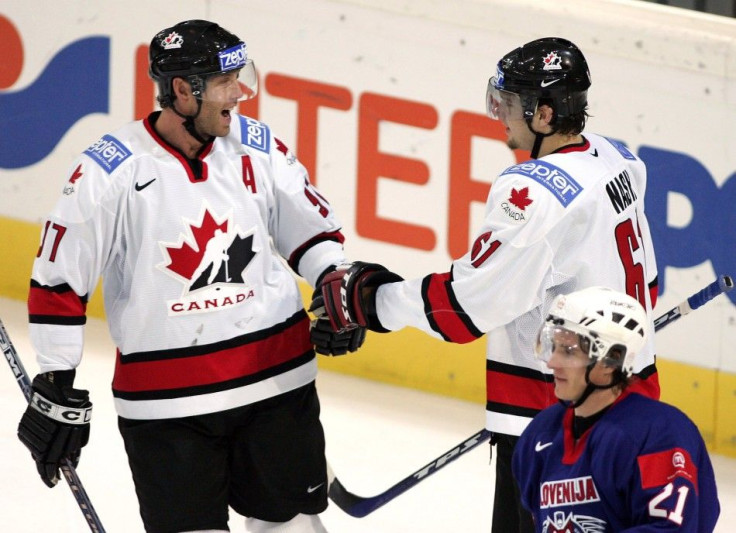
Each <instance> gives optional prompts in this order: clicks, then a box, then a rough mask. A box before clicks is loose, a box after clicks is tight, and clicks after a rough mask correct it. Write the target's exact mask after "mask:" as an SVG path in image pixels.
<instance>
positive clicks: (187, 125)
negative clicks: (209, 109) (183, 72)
mask: <svg viewBox="0 0 736 533" xmlns="http://www.w3.org/2000/svg"><path fill="white" fill-rule="evenodd" d="M186 81H187V82H188V83H189V85H190V86H191V88H192V95H193V96H194V98H195V100H197V112H196V113H194V114H193V115H185V114H184V113H182V112H181V111H179V110H178V109H177V108H176V95H174V94H173V91H172V95H173V98H172V102H171V109H172V111H174V113H176V114H177V115H179V116H180V117H181V118H183V119H184V129H185V130H187V133H189V135H191V136H192V137H194V138H195V139H196V140H197V141H198V142H200V143H202V144H207V143H209V142H212V140H213V139H214V137H210V138H208V139H205V138H204V137H202V136H201V135H200V134H199V132H197V128H196V127H195V125H194V119H196V118H197V117H198V116H199V113H200V111H202V92H203V91H204V80H202V78H201V77H200V76H189V77H188V78H186Z"/></svg>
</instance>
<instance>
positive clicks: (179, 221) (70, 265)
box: [18, 20, 365, 532]
mask: <svg viewBox="0 0 736 533" xmlns="http://www.w3.org/2000/svg"><path fill="white" fill-rule="evenodd" d="M150 73H151V77H152V78H153V80H154V81H155V82H156V83H157V85H158V90H159V96H158V99H159V103H160V105H161V108H162V109H161V111H157V112H154V113H152V114H151V115H149V116H148V117H147V118H146V119H145V120H142V121H137V122H134V123H131V124H128V125H126V126H124V127H122V128H121V129H119V130H117V131H115V132H113V133H111V134H108V135H104V136H103V137H102V138H101V139H100V140H98V141H97V142H95V143H94V144H92V145H91V146H90V147H89V148H88V149H87V150H86V151H85V152H84V153H83V154H81V155H80V156H79V157H78V158H77V159H76V160H75V161H74V162H73V164H72V165H71V171H70V177H69V180H68V183H67V184H66V186H65V188H64V194H63V196H62V197H61V199H60V200H59V202H58V203H57V205H56V207H55V208H54V210H53V212H52V213H51V215H50V216H49V218H48V219H47V221H46V223H45V226H44V229H43V236H42V241H41V245H40V248H39V251H38V256H37V258H36V261H35V263H34V266H33V273H32V280H31V289H30V295H29V300H28V309H29V315H30V323H31V326H30V335H31V340H32V343H33V345H34V348H35V350H36V352H37V357H38V363H39V366H40V373H39V375H38V376H36V378H35V379H34V380H33V389H34V393H35V394H36V395H37V398H38V399H39V401H40V403H41V404H43V405H53V404H59V405H64V406H65V407H66V412H67V413H71V414H72V417H71V418H74V420H68V421H67V422H62V421H60V420H58V419H56V418H54V417H53V409H48V410H38V409H34V408H31V407H29V408H28V410H27V411H26V412H25V414H24V415H23V418H22V420H21V422H20V425H19V428H18V433H19V437H20V439H21V441H23V443H24V444H26V446H28V448H29V449H30V450H31V452H32V455H33V458H34V460H35V461H36V463H37V466H38V471H39V474H40V475H41V478H42V480H43V481H44V482H45V483H46V484H47V485H48V486H50V487H51V486H54V485H55V484H56V482H57V481H58V479H59V465H60V463H61V461H62V460H63V459H65V458H67V457H68V458H71V459H72V460H73V461H74V462H75V463H76V461H78V459H79V453H80V450H81V448H82V446H84V445H85V444H86V443H87V440H88V436H89V414H90V413H91V403H90V400H89V395H88V393H87V391H85V390H81V389H77V388H74V386H75V384H74V376H75V368H76V367H77V366H78V365H79V364H80V361H81V359H82V352H83V328H84V324H85V321H86V312H85V309H86V304H87V298H88V296H89V295H90V294H92V292H93V291H94V289H95V286H96V285H97V282H98V279H99V278H100V276H102V278H103V289H104V291H103V292H104V299H105V311H106V315H107V320H108V324H109V328H110V333H111V336H112V338H113V340H114V342H115V344H116V346H117V349H118V351H117V352H118V353H117V360H116V366H115V374H114V378H113V384H112V388H113V395H114V399H115V406H116V409H117V412H118V415H119V427H120V432H121V434H122V437H123V440H124V443H125V449H126V452H127V455H128V460H129V463H130V467H131V471H132V474H133V480H134V482H135V487H136V493H137V495H138V500H139V504H140V512H141V516H142V519H143V523H144V525H145V528H146V531H148V532H175V531H200V530H208V531H210V530H211V531H227V529H228V528H227V522H228V506H230V507H232V508H233V509H234V510H235V511H237V512H238V513H240V514H241V515H243V516H245V517H248V518H247V520H246V523H247V525H248V528H249V530H251V531H265V530H268V531H300V532H301V531H323V529H324V528H323V527H322V525H321V522H320V520H319V516H318V513H320V512H322V511H323V510H324V509H325V508H326V506H327V473H326V461H325V457H324V446H325V443H324V434H323V430H322V426H321V424H320V421H319V400H318V397H317V393H316V390H315V385H314V380H315V376H316V373H317V364H316V360H315V352H314V348H313V346H312V343H311V341H310V333H309V331H310V320H309V318H308V315H307V313H306V311H305V310H304V307H303V304H302V299H301V295H300V292H299V288H298V284H297V281H296V279H295V276H294V275H293V272H292V271H291V270H289V268H287V267H285V266H284V261H282V258H283V259H285V260H286V262H288V265H289V266H290V267H291V269H292V270H293V271H294V272H296V273H298V274H300V275H301V276H303V277H304V278H305V279H306V280H307V281H308V282H309V283H310V284H311V285H312V286H318V285H319V282H320V281H319V280H320V279H321V277H322V276H323V275H324V274H325V273H326V272H328V271H330V270H332V269H334V267H335V265H336V264H339V263H342V262H344V261H345V256H344V253H343V247H342V242H343V237H342V234H341V233H340V225H339V223H338V221H337V220H336V218H335V216H334V214H333V210H332V208H331V207H330V205H329V204H328V203H327V201H326V200H325V199H324V198H323V197H322V196H321V195H320V194H319V193H318V192H317V191H316V190H315V189H314V188H313V186H312V185H311V184H310V182H309V179H308V176H307V172H306V169H305V168H304V167H303V166H302V165H301V163H300V162H299V161H298V160H297V159H296V157H295V156H294V155H293V154H292V153H291V152H290V151H289V149H288V148H287V147H286V145H285V144H284V143H283V142H282V141H281V140H280V139H278V138H277V137H276V136H275V135H274V133H273V132H272V131H271V129H270V128H269V127H268V126H267V125H266V124H264V123H262V122H259V121H257V120H254V119H252V118H249V117H245V116H241V115H238V114H236V113H235V111H234V109H235V107H236V105H237V103H238V101H239V100H241V99H242V98H244V97H252V96H254V95H255V93H256V90H257V77H256V73H255V67H254V64H253V61H252V60H251V59H250V58H249V56H248V52H247V49H246V45H245V43H244V42H243V41H242V40H240V39H239V38H238V37H236V36H235V35H234V34H232V33H230V32H229V31H227V30H225V29H223V28H221V27H220V26H218V25H217V24H214V23H212V22H208V21H203V20H191V21H186V22H182V23H179V24H176V25H175V26H173V27H170V28H167V29H165V30H163V31H161V32H160V33H158V34H157V35H156V36H155V37H154V38H153V40H152V42H151V46H150ZM279 256H280V257H279ZM316 331H317V333H318V335H317V336H318V337H319V339H318V340H317V341H316V342H317V350H318V351H320V352H321V353H326V354H333V355H338V354H341V353H345V352H346V351H354V350H355V349H357V347H358V346H360V344H361V343H362V341H363V339H364V335H365V331H364V330H363V331H361V330H355V331H351V332H346V333H341V334H338V335H335V334H334V333H333V332H331V330H330V329H329V325H328V324H327V321H326V320H323V321H322V322H321V323H318V324H317V325H316ZM34 404H36V405H39V402H34Z"/></svg>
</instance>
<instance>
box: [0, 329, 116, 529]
mask: <svg viewBox="0 0 736 533" xmlns="http://www.w3.org/2000/svg"><path fill="white" fill-rule="evenodd" d="M0 349H2V351H3V354H4V355H5V359H6V360H7V362H8V364H9V365H10V370H11V371H12V372H13V375H14V376H15V381H16V382H17V383H18V386H19V387H20V390H21V391H23V396H25V398H26V401H27V402H30V401H31V397H32V396H33V390H32V389H31V380H30V378H29V377H28V373H27V372H26V369H25V368H24V367H23V363H21V362H20V358H19V357H18V353H17V352H16V351H15V347H14V346H13V343H12V342H11V341H10V337H9V336H8V332H7V331H6V330H5V325H4V324H3V322H2V320H0ZM61 472H62V473H63V474H64V479H66V482H67V484H68V485H69V489H71V491H72V494H74V498H75V499H76V500H77V505H79V508H80V509H81V511H82V514H84V518H85V520H86V521H87V525H88V526H89V528H90V530H92V531H93V532H95V533H105V528H103V527H102V522H100V518H99V517H98V516H97V513H96V512H95V508H94V507H92V502H91V501H90V499H89V496H87V492H86V491H85V490H84V487H83V486H82V482H81V481H80V479H79V476H77V471H76V470H75V469H74V465H73V464H72V462H71V461H70V460H69V459H64V462H63V464H62V465H61Z"/></svg>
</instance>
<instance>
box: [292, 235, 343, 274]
mask: <svg viewBox="0 0 736 533" xmlns="http://www.w3.org/2000/svg"><path fill="white" fill-rule="evenodd" d="M325 241H334V242H339V243H340V244H342V243H343V242H344V241H345V237H344V236H343V234H342V233H340V231H339V230H338V231H330V232H325V233H320V234H319V235H316V236H314V237H312V238H311V239H309V240H308V241H307V242H305V243H304V244H302V245H301V246H299V248H297V249H296V250H294V252H293V253H292V254H291V256H290V257H289V259H288V263H289V266H290V267H291V269H292V270H293V271H294V272H297V273H298V272H299V261H301V259H302V257H304V254H305V253H307V252H308V251H309V250H310V249H311V248H312V247H313V246H316V245H318V244H319V243H321V242H325Z"/></svg>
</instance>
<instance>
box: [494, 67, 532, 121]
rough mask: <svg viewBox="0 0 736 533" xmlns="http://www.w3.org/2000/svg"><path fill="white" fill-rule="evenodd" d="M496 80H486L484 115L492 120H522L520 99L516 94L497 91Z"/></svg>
mask: <svg viewBox="0 0 736 533" xmlns="http://www.w3.org/2000/svg"><path fill="white" fill-rule="evenodd" d="M497 86H498V78H497V77H496V76H493V77H492V78H491V79H489V80H488V89H486V113H487V114H488V116H489V117H491V118H492V119H494V120H502V121H503V120H519V119H523V118H524V109H523V107H522V106H521V98H520V97H519V95H518V94H516V93H511V92H509V91H504V90H503V89H498V88H497Z"/></svg>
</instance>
